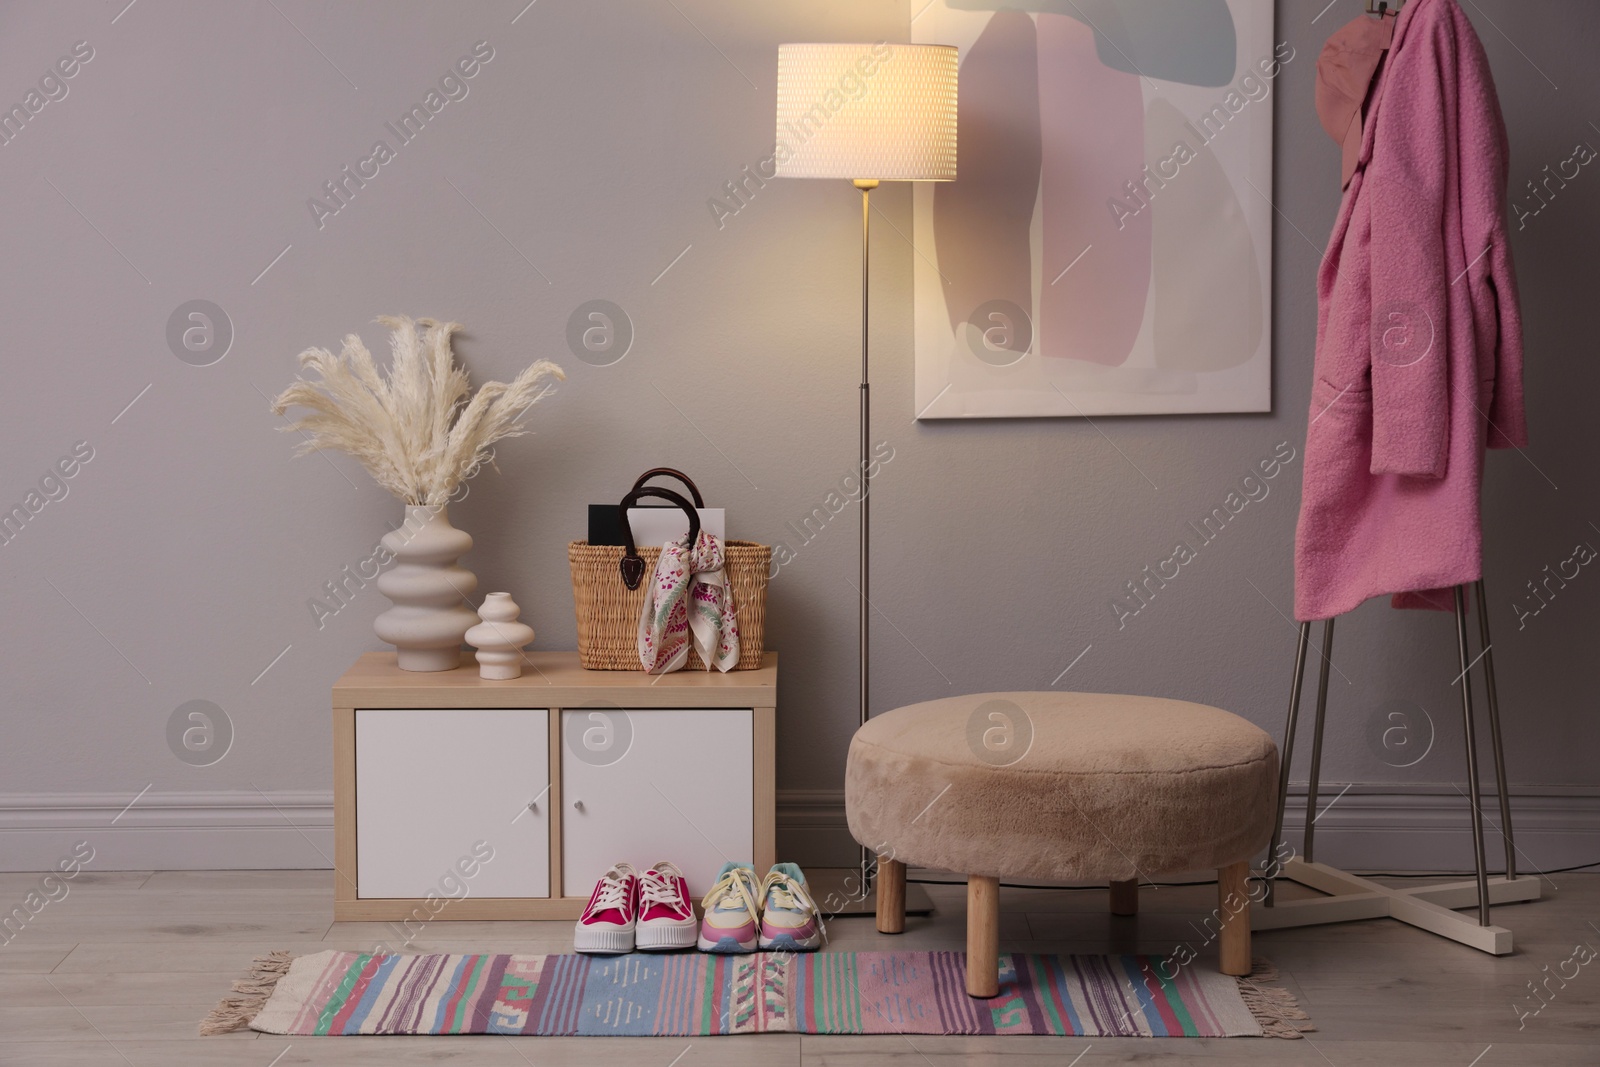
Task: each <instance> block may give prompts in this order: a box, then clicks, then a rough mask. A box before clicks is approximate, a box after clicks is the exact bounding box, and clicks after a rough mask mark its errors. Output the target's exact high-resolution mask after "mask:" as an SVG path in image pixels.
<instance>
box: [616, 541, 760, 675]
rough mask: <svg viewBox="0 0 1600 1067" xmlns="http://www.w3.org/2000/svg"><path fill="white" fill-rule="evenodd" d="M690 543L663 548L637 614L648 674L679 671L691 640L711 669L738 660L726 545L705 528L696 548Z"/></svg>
mask: <svg viewBox="0 0 1600 1067" xmlns="http://www.w3.org/2000/svg"><path fill="white" fill-rule="evenodd" d="M687 542H688V538H684V540H682V541H668V542H667V543H666V544H664V545H662V546H661V558H660V559H659V560H658V561H657V562H656V571H655V574H654V575H652V576H651V579H650V588H649V590H648V592H647V593H646V595H645V601H644V610H643V611H642V612H640V614H639V663H640V665H641V666H643V667H644V669H645V670H646V671H647V672H649V673H650V674H666V673H667V672H669V671H676V670H679V669H681V668H682V667H683V665H684V664H685V663H686V662H688V659H689V645H690V642H691V641H692V642H693V643H694V650H695V651H696V652H698V653H699V654H700V662H702V663H704V664H705V665H706V669H707V670H710V669H711V668H712V667H716V669H717V670H719V671H729V670H732V669H733V668H734V666H735V665H736V664H738V662H739V624H738V620H737V618H736V613H735V605H734V602H733V587H732V586H731V585H730V584H729V583H728V572H727V570H726V568H725V566H724V561H723V556H722V545H721V544H720V543H719V542H718V541H717V539H716V538H715V537H714V536H712V535H711V534H709V533H706V532H705V531H704V530H701V531H700V539H699V540H698V541H697V542H695V546H694V549H693V551H691V550H690V549H689V546H688V544H687Z"/></svg>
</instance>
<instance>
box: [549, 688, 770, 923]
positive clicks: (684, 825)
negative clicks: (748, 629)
mask: <svg viewBox="0 0 1600 1067" xmlns="http://www.w3.org/2000/svg"><path fill="white" fill-rule="evenodd" d="M753 719H754V715H753V713H752V712H751V711H748V710H743V709H726V708H719V709H715V710H684V709H678V708H670V709H669V708H650V709H647V710H636V711H621V710H618V709H615V708H571V709H566V710H563V711H562V713H561V736H562V742H561V790H562V793H561V796H562V812H561V856H562V861H561V863H562V867H561V871H562V875H561V880H562V892H563V893H564V894H565V895H566V896H573V897H587V896H588V895H589V893H590V891H591V890H592V889H593V888H594V883H595V881H596V879H598V878H599V877H600V875H602V874H604V873H605V871H606V868H608V867H610V866H611V865H612V864H613V863H616V862H617V861H618V860H627V861H628V862H629V863H631V864H633V865H634V866H635V867H637V868H639V870H641V871H643V870H645V869H647V868H648V867H650V865H651V864H654V863H656V862H658V861H660V860H671V861H672V862H673V863H676V864H677V865H678V866H679V867H681V868H682V869H683V873H684V877H686V878H687V879H688V880H689V891H690V892H691V893H693V894H695V895H696V896H699V895H700V894H703V893H704V892H706V890H708V889H710V888H711V885H712V883H713V882H714V881H715V880H716V877H717V871H718V870H720V869H721V868H722V865H723V863H724V862H726V861H728V860H739V861H741V862H744V863H749V862H750V861H751V859H752V858H753V856H752V853H753V851H754V847H755V842H754V833H753V831H754V820H753V815H752V803H753V802H752V797H751V788H752V782H751V774H752V768H753V751H752V742H753V729H752V724H753ZM766 873H767V872H766V871H757V872H756V876H757V877H758V878H759V877H762V876H764V875H765V874H766Z"/></svg>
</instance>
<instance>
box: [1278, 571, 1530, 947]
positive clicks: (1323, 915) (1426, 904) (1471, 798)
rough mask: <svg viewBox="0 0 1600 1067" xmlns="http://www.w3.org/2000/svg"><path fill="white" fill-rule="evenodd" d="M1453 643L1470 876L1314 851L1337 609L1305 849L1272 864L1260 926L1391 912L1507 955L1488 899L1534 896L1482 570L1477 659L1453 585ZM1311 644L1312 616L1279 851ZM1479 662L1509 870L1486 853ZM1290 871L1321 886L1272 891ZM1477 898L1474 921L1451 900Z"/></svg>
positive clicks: (1303, 636)
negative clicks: (1345, 867) (1387, 873)
mask: <svg viewBox="0 0 1600 1067" xmlns="http://www.w3.org/2000/svg"><path fill="white" fill-rule="evenodd" d="M1454 596H1455V615H1456V651H1457V655H1458V657H1459V659H1460V665H1461V674H1460V675H1459V676H1458V677H1457V679H1456V681H1457V683H1459V684H1460V686H1461V715H1462V724H1463V727H1464V730H1465V736H1466V760H1467V799H1468V802H1469V805H1470V808H1471V815H1472V836H1473V858H1474V861H1475V871H1476V877H1475V878H1474V879H1473V880H1472V881H1470V882H1450V883H1446V884H1443V885H1431V886H1418V887H1408V888H1398V889H1397V888H1394V887H1391V886H1385V885H1381V884H1379V883H1377V882H1373V881H1371V880H1369V879H1366V878H1361V877H1358V876H1356V875H1351V874H1346V873H1345V872H1344V871H1341V870H1338V869H1337V868H1335V867H1331V866H1329V865H1327V864H1325V863H1318V862H1316V859H1315V851H1314V850H1315V847H1316V839H1315V829H1316V819H1317V812H1316V808H1317V791H1318V787H1319V785H1320V780H1321V776H1322V734H1323V724H1324V721H1325V718H1326V713H1327V708H1328V673H1329V668H1330V667H1331V665H1332V662H1333V624H1334V620H1333V619H1326V620H1324V621H1323V623H1322V650H1321V655H1322V664H1321V668H1320V669H1319V670H1318V672H1317V708H1316V717H1315V719H1314V720H1313V722H1312V737H1311V773H1310V781H1309V782H1308V783H1307V787H1306V824H1305V837H1304V842H1303V845H1304V847H1303V850H1302V854H1301V855H1300V856H1296V857H1293V858H1291V859H1289V860H1288V861H1287V862H1286V863H1284V864H1283V865H1282V866H1281V868H1280V869H1278V870H1276V871H1269V873H1268V875H1267V879H1266V891H1265V895H1264V897H1263V899H1262V901H1261V902H1260V903H1258V904H1257V905H1256V906H1255V908H1254V909H1253V910H1252V913H1251V926H1252V928H1253V929H1256V930H1272V929H1283V928H1287V927H1295V926H1311V925H1317V924H1321V923H1332V922H1347V921H1350V920H1352V919H1370V918H1383V917H1389V918H1394V919H1399V920H1400V921H1401V922H1405V923H1409V924H1410V925H1412V926H1417V927H1420V928H1422V929H1424V930H1429V931H1431V932H1433V933H1436V934H1439V935H1441V936H1444V937H1448V938H1450V939H1451V940H1453V941H1458V942H1460V943H1462V944H1464V945H1469V946H1471V947H1473V948H1476V949H1479V950H1480V951H1483V952H1488V953H1492V954H1493V955H1496V956H1503V955H1506V954H1508V953H1509V952H1510V951H1511V947H1512V936H1511V931H1510V930H1509V929H1506V928H1505V927H1502V926H1494V925H1492V924H1491V923H1490V918H1491V916H1490V905H1491V904H1509V903H1513V902H1518V901H1526V900H1537V899H1539V880H1538V878H1530V877H1526V876H1524V877H1521V878H1519V877H1518V876H1517V847H1516V840H1515V838H1514V836H1513V834H1512V829H1511V797H1510V794H1509V793H1508V792H1507V788H1506V763H1505V746H1504V741H1503V737H1502V735H1501V731H1500V699H1499V693H1498V691H1497V689H1496V685H1495V676H1494V657H1493V654H1492V652H1491V649H1492V648H1493V647H1494V646H1493V642H1492V641H1491V640H1490V637H1489V614H1488V606H1487V603H1486V598H1485V596H1484V585H1483V580H1482V579H1479V580H1478V581H1477V582H1475V583H1473V599H1474V600H1475V602H1476V603H1475V607H1476V609H1477V614H1478V639H1479V643H1480V645H1481V646H1482V651H1480V652H1479V653H1478V655H1477V657H1476V658H1475V659H1469V655H1470V652H1471V649H1470V647H1469V644H1470V642H1469V641H1468V636H1467V609H1466V599H1467V598H1466V586H1465V585H1458V586H1456V587H1455V589H1454ZM1310 644H1311V623H1310V622H1302V623H1301V624H1300V640H1299V643H1298V647H1297V649H1296V651H1295V661H1294V677H1293V681H1292V682H1291V684H1290V691H1289V715H1288V721H1287V722H1286V723H1285V724H1284V731H1283V748H1282V759H1281V762H1280V764H1279V769H1278V811H1277V818H1276V821H1275V822H1274V824H1273V831H1272V852H1271V854H1272V855H1273V856H1275V857H1276V856H1279V855H1280V854H1281V853H1280V852H1279V849H1280V848H1281V847H1282V844H1283V840H1284V838H1283V833H1284V810H1285V808H1286V806H1287V804H1288V799H1289V773H1290V768H1291V766H1292V764H1293V762H1294V742H1295V727H1296V725H1297V720H1298V719H1299V715H1300V696H1301V690H1302V688H1303V685H1304V682H1305V670H1306V656H1307V652H1308V649H1309V647H1310ZM1480 663H1481V664H1482V667H1483V683H1484V687H1485V695H1486V698H1487V704H1488V708H1489V740H1490V745H1491V747H1492V748H1493V750H1494V776H1495V792H1496V794H1497V796H1498V798H1499V802H1500V804H1499V806H1500V826H1499V830H1500V835H1501V838H1502V839H1503V840H1504V842H1505V855H1506V864H1505V865H1506V873H1505V875H1504V876H1503V877H1496V878H1490V877H1489V874H1488V869H1487V862H1486V860H1485V858H1484V842H1483V809H1482V806H1481V797H1480V796H1479V789H1478V747H1477V724H1476V721H1475V716H1474V714H1473V709H1472V669H1473V668H1474V667H1475V666H1477V665H1478V664H1480ZM1277 878H1287V879H1289V880H1290V881H1293V882H1298V883H1299V884H1301V885H1305V886H1308V887H1310V888H1312V889H1317V890H1320V891H1321V892H1322V893H1324V894H1326V895H1325V896H1321V897H1313V898H1308V899H1302V900H1292V901H1280V900H1278V899H1276V892H1275V890H1276V879H1277ZM1470 907H1476V908H1477V922H1476V923H1473V921H1472V919H1471V918H1470V917H1469V916H1466V915H1462V914H1460V913H1459V912H1458V911H1457V910H1456V909H1460V908H1470Z"/></svg>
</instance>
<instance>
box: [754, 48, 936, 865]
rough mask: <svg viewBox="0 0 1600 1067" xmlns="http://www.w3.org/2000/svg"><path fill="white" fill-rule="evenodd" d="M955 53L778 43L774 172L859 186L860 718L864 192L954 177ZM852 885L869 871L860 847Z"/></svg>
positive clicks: (865, 561)
mask: <svg viewBox="0 0 1600 1067" xmlns="http://www.w3.org/2000/svg"><path fill="white" fill-rule="evenodd" d="M957 63H958V59H957V52H956V49H955V47H954V46H952V45H934V44H891V43H889V42H887V41H879V42H877V43H875V44H785V45H779V46H778V122H777V142H776V145H775V154H774V159H775V160H776V162H777V176H778V177H780V178H834V179H840V178H843V179H847V180H849V181H851V182H852V183H854V185H855V187H856V188H857V189H860V190H861V385H860V398H861V465H860V467H859V468H858V473H859V475H860V477H861V480H862V490H861V503H860V507H861V549H860V552H861V558H860V569H861V573H860V585H859V587H858V588H857V590H856V591H857V593H858V594H859V612H860V628H861V649H860V656H861V668H860V669H861V689H860V696H859V709H858V710H859V713H860V721H861V723H862V724H863V725H864V724H865V723H866V721H867V693H868V688H867V680H868V662H869V661H868V646H869V638H870V634H871V626H870V619H869V614H870V612H871V604H870V602H869V601H868V598H867V592H868V588H869V586H868V579H869V570H870V567H869V565H870V563H871V553H870V532H871V522H870V512H869V502H870V500H871V488H872V486H871V475H870V473H869V472H870V466H869V464H870V461H871V457H870V449H871V446H872V441H871V438H870V429H869V428H870V424H871V418H872V396H871V375H870V374H869V368H868V359H867V355H868V343H867V315H868V302H867V250H868V243H867V233H868V225H869V222H870V220H871V205H870V203H869V197H870V195H871V193H872V190H874V189H876V188H877V187H878V183H879V182H883V181H946V182H947V181H954V180H955V176H956V73H957ZM861 878H862V889H863V891H864V890H865V886H866V882H867V881H868V880H869V878H870V870H869V857H868V855H867V850H866V846H864V845H863V846H862V850H861Z"/></svg>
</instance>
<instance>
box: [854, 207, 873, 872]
mask: <svg viewBox="0 0 1600 1067" xmlns="http://www.w3.org/2000/svg"><path fill="white" fill-rule="evenodd" d="M854 184H855V187H856V188H857V189H860V190H861V462H860V465H859V466H858V467H857V473H858V474H859V475H860V477H861V547H860V560H859V566H860V582H861V585H860V588H859V590H858V592H860V594H861V599H860V603H859V604H858V605H857V607H858V610H859V614H860V623H859V626H860V641H861V655H860V658H861V693H860V699H859V707H858V710H859V713H860V722H859V725H860V726H865V725H866V724H867V717H868V704H867V700H868V696H869V686H868V682H869V679H870V668H869V666H868V662H869V661H868V658H867V657H868V651H869V647H870V645H871V635H872V602H871V601H870V600H869V599H868V595H867V590H868V580H869V575H870V570H871V560H872V557H871V544H872V475H871V473H870V471H871V462H870V451H871V448H872V439H871V438H872V376H871V373H870V368H869V365H868V362H867V351H868V347H869V346H868V343H867V320H868V314H869V308H868V301H867V293H868V272H867V265H868V247H869V245H868V241H867V235H868V231H869V229H870V224H871V219H872V215H871V203H870V201H869V197H870V196H871V195H872V190H874V189H876V188H877V187H878V182H877V180H876V179H873V178H857V179H856V180H855V182H854ZM871 880H872V864H871V856H870V855H869V854H868V850H867V846H866V845H865V844H863V845H862V846H861V892H862V893H865V892H866V891H867V883H868V882H870V881H871Z"/></svg>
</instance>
